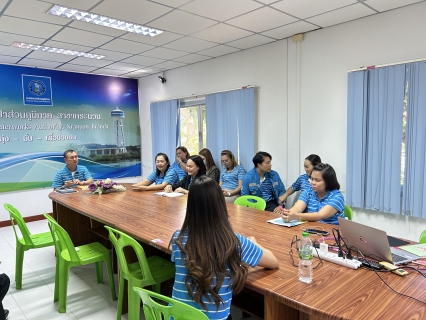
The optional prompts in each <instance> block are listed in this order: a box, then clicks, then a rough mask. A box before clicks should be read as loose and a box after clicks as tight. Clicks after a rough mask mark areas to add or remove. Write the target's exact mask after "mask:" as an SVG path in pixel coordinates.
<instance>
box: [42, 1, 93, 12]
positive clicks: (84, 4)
mask: <svg viewBox="0 0 426 320" xmlns="http://www.w3.org/2000/svg"><path fill="white" fill-rule="evenodd" d="M50 2H51V3H52V4H60V5H63V6H65V7H68V8H74V9H80V10H89V9H90V8H91V7H93V6H94V5H95V4H96V3H98V2H99V0H50Z"/></svg>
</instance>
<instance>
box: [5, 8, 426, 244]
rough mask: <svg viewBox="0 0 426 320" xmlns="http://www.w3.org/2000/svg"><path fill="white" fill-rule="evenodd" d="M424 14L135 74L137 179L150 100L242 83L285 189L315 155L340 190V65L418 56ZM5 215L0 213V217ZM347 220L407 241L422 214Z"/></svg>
mask: <svg viewBox="0 0 426 320" xmlns="http://www.w3.org/2000/svg"><path fill="white" fill-rule="evenodd" d="M424 12H426V3H425V2H422V3H418V4H414V5H411V6H407V7H405V8H401V9H397V10H393V11H389V12H385V13H382V14H379V15H375V16H373V17H367V18H364V19H360V20H356V21H353V22H349V23H345V24H341V25H338V26H334V27H330V28H326V29H323V30H319V31H314V32H310V33H307V34H305V40H304V41H303V42H301V43H299V44H296V43H293V42H292V40H291V39H288V40H282V41H279V42H274V43H272V44H267V45H264V46H260V47H257V48H253V49H249V50H245V51H242V52H237V53H234V54H230V55H227V56H224V57H220V58H216V59H212V60H208V61H204V62H200V63H197V64H194V65H190V66H187V67H183V68H179V69H175V70H171V71H168V72H166V74H165V77H166V78H167V83H166V84H165V85H163V84H161V82H160V81H159V79H158V78H157V75H155V76H148V77H144V78H141V79H140V81H139V97H140V117H141V121H140V122H141V139H142V164H143V176H144V177H146V176H147V175H148V174H149V173H150V172H151V171H152V163H153V161H152V157H153V155H152V151H151V126H150V114H149V103H150V101H155V100H166V99H170V98H178V97H185V96H190V95H192V94H203V93H208V92H213V91H217V90H226V89H233V88H238V87H242V86H244V85H249V84H250V85H257V86H259V106H258V107H259V110H258V118H257V124H258V134H257V137H256V143H257V149H258V150H263V151H268V152H270V153H271V154H272V156H273V166H274V169H275V170H277V171H278V172H279V173H280V175H281V176H282V179H283V180H284V182H285V184H286V186H289V185H290V184H291V183H292V182H293V181H294V180H295V179H296V178H297V176H298V175H299V174H300V173H302V172H303V168H302V159H303V158H304V157H306V156H307V155H308V154H310V153H317V154H319V155H320V156H321V157H322V159H323V161H324V162H328V163H330V164H332V165H333V167H334V168H335V169H336V171H337V174H338V178H339V181H340V183H341V186H342V191H343V192H344V191H345V183H346V174H345V172H346V94H347V70H349V69H354V68H358V67H361V66H369V65H377V64H384V63H391V62H398V61H404V60H411V59H418V58H426V42H424V41H423V38H424V30H426V19H424ZM298 93H300V95H299V94H298ZM169 156H171V157H172V158H173V155H169ZM247 169H248V168H247ZM46 194H47V192H46V191H27V192H20V193H14V194H10V195H8V194H0V203H1V202H7V201H8V200H7V199H8V198H10V199H16V201H17V203H19V199H25V201H22V200H21V203H22V206H23V207H24V210H23V211H24V213H25V215H35V214H41V213H43V212H46V211H51V208H50V207H51V205H50V202H49V201H48V199H47V196H46ZM11 202H12V201H11ZM35 204H40V205H35ZM7 218H8V217H7V215H5V214H4V213H0V221H2V220H6V219H7ZM355 220H356V221H359V222H362V223H365V224H368V225H371V226H374V227H378V228H381V229H384V230H386V231H387V232H388V233H390V234H392V235H395V236H401V237H405V238H408V239H413V240H417V239H418V236H419V234H420V232H421V231H422V230H423V229H426V223H425V220H423V219H414V218H409V217H404V216H395V215H389V214H384V213H380V212H376V211H356V212H355Z"/></svg>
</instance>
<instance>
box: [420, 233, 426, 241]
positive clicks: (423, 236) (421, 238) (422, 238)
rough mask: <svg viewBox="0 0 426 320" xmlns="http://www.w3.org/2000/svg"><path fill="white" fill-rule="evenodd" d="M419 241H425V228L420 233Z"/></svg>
mask: <svg viewBox="0 0 426 320" xmlns="http://www.w3.org/2000/svg"><path fill="white" fill-rule="evenodd" d="M419 243H426V230H424V231H423V232H422V234H421V235H420V239H419Z"/></svg>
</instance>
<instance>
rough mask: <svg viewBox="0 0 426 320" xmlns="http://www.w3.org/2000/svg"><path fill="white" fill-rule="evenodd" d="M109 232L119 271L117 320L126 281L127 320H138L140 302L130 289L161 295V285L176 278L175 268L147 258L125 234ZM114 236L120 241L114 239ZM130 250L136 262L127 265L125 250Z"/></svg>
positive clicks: (158, 260) (138, 245)
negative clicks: (138, 288) (141, 289)
mask: <svg viewBox="0 0 426 320" xmlns="http://www.w3.org/2000/svg"><path fill="white" fill-rule="evenodd" d="M105 228H106V229H107V230H108V232H109V239H110V240H111V242H112V244H113V245H114V248H115V252H116V254H117V259H118V265H119V268H120V272H119V274H120V284H119V289H118V305H117V320H120V319H121V312H122V309H123V294H124V280H127V286H128V288H127V289H128V290H127V294H128V307H129V308H128V310H129V314H128V317H129V319H139V314H140V299H139V296H138V295H137V294H136V293H135V292H134V291H133V287H146V286H150V285H152V288H153V290H154V291H155V292H158V293H160V289H161V282H164V281H166V280H169V279H172V278H174V276H175V264H174V263H172V262H170V261H167V260H165V259H163V258H160V257H157V256H152V257H149V258H146V256H145V252H144V250H143V248H142V246H141V245H140V244H139V243H138V242H137V241H136V240H135V239H133V238H132V237H130V236H128V235H127V234H125V233H124V232H121V231H118V230H116V229H113V228H111V227H108V226H105ZM117 235H118V236H119V238H117ZM125 247H131V248H133V250H134V251H135V253H136V256H137V258H138V261H137V262H133V263H128V262H127V259H126V257H125V254H124V248H125Z"/></svg>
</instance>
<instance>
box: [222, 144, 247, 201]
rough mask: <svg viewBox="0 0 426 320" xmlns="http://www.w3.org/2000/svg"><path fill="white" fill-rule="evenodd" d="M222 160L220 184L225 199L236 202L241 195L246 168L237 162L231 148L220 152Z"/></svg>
mask: <svg viewBox="0 0 426 320" xmlns="http://www.w3.org/2000/svg"><path fill="white" fill-rule="evenodd" d="M220 162H221V163H222V165H223V168H222V170H221V172H220V177H219V186H220V187H221V188H222V191H223V196H224V197H225V201H226V202H231V203H234V201H235V199H237V198H238V197H239V196H240V193H241V188H242V186H243V179H244V175H245V174H246V170H244V168H243V167H242V166H239V165H238V164H237V161H236V160H235V157H234V154H233V153H232V152H231V151H230V150H223V151H222V152H221V153H220Z"/></svg>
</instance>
